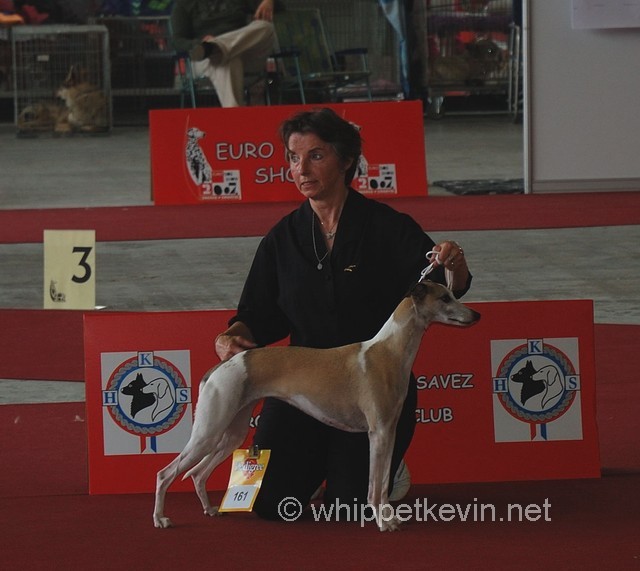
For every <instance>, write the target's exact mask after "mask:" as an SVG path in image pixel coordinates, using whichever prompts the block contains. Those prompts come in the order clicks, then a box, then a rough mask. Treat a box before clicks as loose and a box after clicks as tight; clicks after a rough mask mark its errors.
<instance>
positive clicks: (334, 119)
mask: <svg viewBox="0 0 640 571" xmlns="http://www.w3.org/2000/svg"><path fill="white" fill-rule="evenodd" d="M294 133H313V134H314V135H317V136H318V137H320V138H321V139H322V140H323V141H324V142H325V143H328V144H330V145H331V146H332V147H333V148H334V150H335V151H336V154H337V155H338V157H340V159H342V160H343V161H345V162H346V161H349V160H351V166H350V167H349V168H348V169H347V172H346V173H345V176H344V181H345V183H346V184H347V185H349V184H351V181H352V180H353V177H354V176H355V173H356V169H357V168H358V159H359V158H360V154H361V153H362V139H361V137H360V130H359V129H358V127H357V126H356V125H354V124H353V123H349V121H345V120H344V119H343V118H342V117H340V116H339V115H338V114H337V113H336V112H335V111H333V110H332V109H328V108H326V107H324V108H322V109H313V110H311V111H302V112H300V113H297V114H296V115H294V116H293V117H290V118H289V119H287V120H285V121H284V122H283V123H282V125H280V139H281V140H282V142H283V143H284V147H285V149H287V155H288V148H289V147H288V144H289V138H290V137H291V135H293V134H294Z"/></svg>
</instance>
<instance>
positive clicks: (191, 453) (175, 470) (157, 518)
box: [153, 439, 207, 528]
mask: <svg viewBox="0 0 640 571" xmlns="http://www.w3.org/2000/svg"><path fill="white" fill-rule="evenodd" d="M206 450H207V448H206V445H205V443H203V442H202V441H199V442H194V440H193V439H190V440H189V442H188V443H187V445H186V447H185V449H184V450H183V451H182V452H181V453H180V454H179V455H178V456H177V457H176V458H174V459H173V460H172V461H171V462H170V463H169V464H168V465H167V466H166V467H165V468H163V469H162V470H160V471H159V472H158V475H157V476H156V497H155V504H154V508H153V524H154V525H155V527H162V528H165V527H171V520H170V519H169V518H168V517H165V515H164V502H165V498H166V495H167V490H168V489H169V486H171V484H172V483H173V481H174V480H175V479H176V478H177V477H178V474H181V473H182V472H184V471H185V470H188V469H189V468H191V467H192V466H194V465H195V464H197V463H198V462H200V461H201V460H202V458H204V457H205V456H206Z"/></svg>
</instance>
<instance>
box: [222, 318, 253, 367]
mask: <svg viewBox="0 0 640 571" xmlns="http://www.w3.org/2000/svg"><path fill="white" fill-rule="evenodd" d="M214 345H215V350H216V353H217V355H218V357H220V360H221V361H228V360H229V359H231V357H233V356H234V355H237V354H238V353H242V352H243V351H246V350H247V349H255V348H256V347H257V345H256V344H255V342H254V341H253V335H251V331H249V328H248V327H247V326H246V325H244V324H243V323H240V322H239V321H238V322H236V323H234V324H233V325H232V326H231V327H230V328H229V329H227V330H226V331H223V332H222V333H220V335H218V336H217V337H216V340H215V343H214Z"/></svg>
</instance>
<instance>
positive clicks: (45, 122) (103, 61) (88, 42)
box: [11, 25, 112, 135]
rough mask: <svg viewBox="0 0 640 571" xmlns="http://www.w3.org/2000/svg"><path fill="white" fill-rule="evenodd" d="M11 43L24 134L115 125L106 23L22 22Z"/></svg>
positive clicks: (16, 100)
mask: <svg viewBox="0 0 640 571" xmlns="http://www.w3.org/2000/svg"><path fill="white" fill-rule="evenodd" d="M11 45H12V54H13V62H12V64H13V66H12V67H13V85H14V108H15V123H16V126H17V129H18V134H19V135H21V134H22V135H36V134H41V133H53V134H69V133H107V132H109V131H110V130H111V124H112V119H111V117H112V110H111V82H110V70H109V36H108V32H107V29H106V28H105V27H104V26H80V25H78V26H75V25H46V26H20V27H16V28H15V29H14V30H13V31H12V41H11Z"/></svg>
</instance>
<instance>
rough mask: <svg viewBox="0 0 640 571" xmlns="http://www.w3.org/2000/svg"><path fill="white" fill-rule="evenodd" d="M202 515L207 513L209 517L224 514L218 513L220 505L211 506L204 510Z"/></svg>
mask: <svg viewBox="0 0 640 571" xmlns="http://www.w3.org/2000/svg"><path fill="white" fill-rule="evenodd" d="M204 515H208V516H211V517H214V516H221V515H224V514H223V513H220V506H211V507H208V508H206V509H205V510H204Z"/></svg>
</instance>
